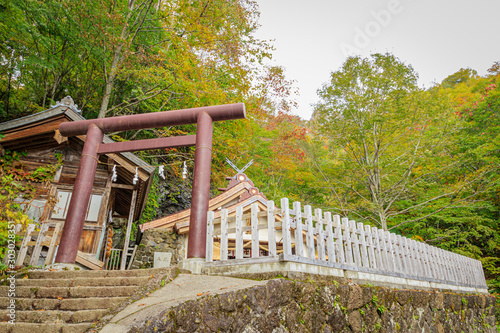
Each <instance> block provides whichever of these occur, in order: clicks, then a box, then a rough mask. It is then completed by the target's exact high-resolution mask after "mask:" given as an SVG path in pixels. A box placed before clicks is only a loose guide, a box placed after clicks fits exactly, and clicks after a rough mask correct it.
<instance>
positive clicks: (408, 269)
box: [401, 237, 415, 275]
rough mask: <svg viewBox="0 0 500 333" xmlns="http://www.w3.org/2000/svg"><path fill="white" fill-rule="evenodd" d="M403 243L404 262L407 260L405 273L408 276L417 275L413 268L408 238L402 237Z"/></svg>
mask: <svg viewBox="0 0 500 333" xmlns="http://www.w3.org/2000/svg"><path fill="white" fill-rule="evenodd" d="M401 243H402V244H403V247H404V260H405V273H406V274H407V275H415V274H414V273H413V272H414V271H415V269H414V268H413V258H412V252H411V250H410V245H409V243H408V238H406V237H401Z"/></svg>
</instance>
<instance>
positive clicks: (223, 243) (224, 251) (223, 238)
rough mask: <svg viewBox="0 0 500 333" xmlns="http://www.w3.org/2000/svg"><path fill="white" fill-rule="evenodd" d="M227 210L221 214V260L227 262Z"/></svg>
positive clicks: (223, 210)
mask: <svg viewBox="0 0 500 333" xmlns="http://www.w3.org/2000/svg"><path fill="white" fill-rule="evenodd" d="M227 215H228V214H227V209H222V210H221V212H220V260H221V261H222V260H227V243H228V238H227Z"/></svg>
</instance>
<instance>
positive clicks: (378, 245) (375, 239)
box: [370, 228, 387, 271]
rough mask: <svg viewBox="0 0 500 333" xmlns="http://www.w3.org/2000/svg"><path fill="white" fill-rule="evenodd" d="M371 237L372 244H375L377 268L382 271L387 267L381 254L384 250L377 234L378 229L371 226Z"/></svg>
mask: <svg viewBox="0 0 500 333" xmlns="http://www.w3.org/2000/svg"><path fill="white" fill-rule="evenodd" d="M370 231H371V237H372V239H373V245H374V246H375V257H376V258H377V268H378V270H380V271H383V270H384V269H386V267H387V263H386V261H385V260H384V259H385V257H384V255H383V253H384V251H383V249H382V245H381V242H380V239H379V236H378V229H377V228H371V230H370Z"/></svg>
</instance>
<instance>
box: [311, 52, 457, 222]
mask: <svg viewBox="0 0 500 333" xmlns="http://www.w3.org/2000/svg"><path fill="white" fill-rule="evenodd" d="M319 95H320V98H321V101H320V102H319V103H318V104H317V105H316V106H315V113H314V115H313V123H314V127H315V129H316V130H317V131H318V133H319V134H320V135H321V136H322V137H323V138H324V139H325V140H326V142H327V145H328V149H329V150H330V152H331V154H332V157H331V159H330V163H329V165H323V166H321V165H317V167H318V168H320V169H321V173H322V174H323V175H324V177H325V181H326V182H327V183H328V184H329V186H330V187H331V188H332V192H334V193H335V195H334V196H332V198H333V199H334V202H335V204H336V206H337V207H339V208H340V210H342V211H343V213H344V214H346V215H348V214H358V215H359V216H360V217H362V218H363V219H369V220H371V221H372V222H375V223H377V224H380V225H381V227H382V228H383V229H385V230H387V229H388V225H389V220H394V221H398V216H399V215H408V214H409V213H411V212H412V211H418V210H421V209H422V208H423V207H425V206H428V205H429V204H431V203H432V202H434V201H435V200H438V199H440V198H443V197H447V196H451V195H453V194H454V193H456V192H457V190H458V189H451V190H450V192H447V193H443V192H441V191H439V190H438V191H430V190H429V187H436V186H438V185H439V183H440V182H441V181H442V177H443V174H444V173H445V172H446V170H448V169H449V168H450V167H451V166H452V165H453V163H454V162H453V161H452V160H451V159H450V156H449V154H448V152H447V150H446V148H447V143H448V141H447V140H448V138H449V134H450V130H451V128H448V126H449V121H448V120H447V117H448V116H449V114H447V112H446V108H445V107H444V105H445V104H444V103H443V101H442V100H441V97H440V96H439V94H437V93H436V92H435V91H433V90H431V91H423V90H421V89H419V88H418V86H417V74H416V72H415V71H414V70H413V68H412V67H411V66H409V65H406V64H404V63H403V62H401V61H400V60H399V59H397V58H396V57H395V56H393V55H391V54H374V55H372V56H371V57H370V58H361V57H350V58H348V59H347V60H346V62H345V63H344V64H343V66H342V68H341V69H340V70H338V71H336V72H333V73H332V74H331V78H330V82H328V83H327V84H325V85H324V86H323V88H322V89H320V90H319ZM403 200H407V201H406V203H410V202H411V204H410V205H406V206H405V207H401V206H400V202H401V201H403Z"/></svg>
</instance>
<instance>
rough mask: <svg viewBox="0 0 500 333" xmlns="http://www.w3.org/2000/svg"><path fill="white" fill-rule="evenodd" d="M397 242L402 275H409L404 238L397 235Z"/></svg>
mask: <svg viewBox="0 0 500 333" xmlns="http://www.w3.org/2000/svg"><path fill="white" fill-rule="evenodd" d="M396 242H397V244H398V248H399V256H400V257H399V260H400V262H401V273H402V274H408V273H407V270H408V267H407V265H408V263H407V261H406V249H405V244H404V243H403V237H401V235H396Z"/></svg>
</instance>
